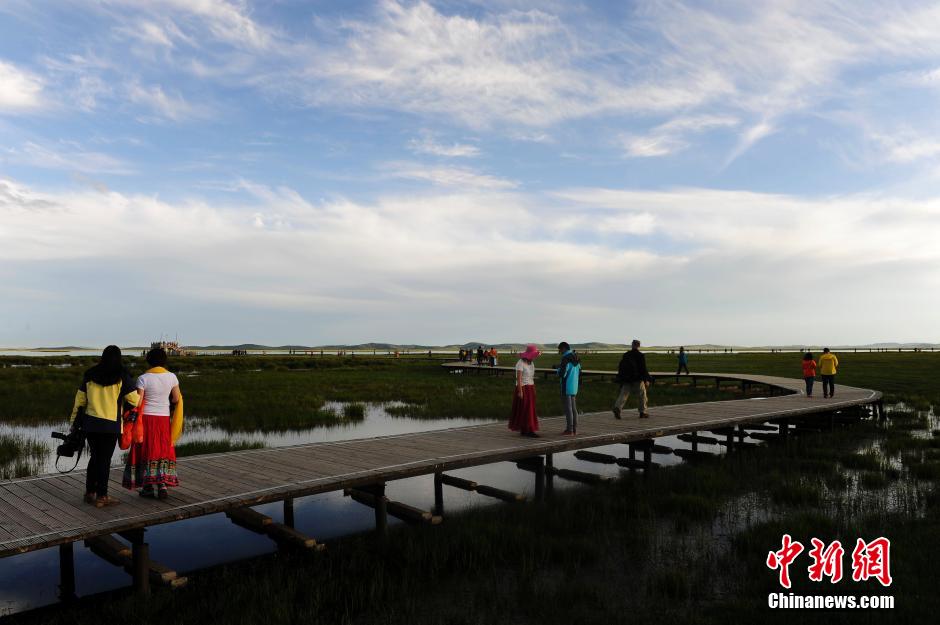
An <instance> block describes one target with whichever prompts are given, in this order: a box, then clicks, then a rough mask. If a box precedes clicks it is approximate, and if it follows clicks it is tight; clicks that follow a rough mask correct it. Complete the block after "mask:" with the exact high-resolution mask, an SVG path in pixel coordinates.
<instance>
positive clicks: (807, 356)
mask: <svg viewBox="0 0 940 625" xmlns="http://www.w3.org/2000/svg"><path fill="white" fill-rule="evenodd" d="M812 359H813V352H806V353H805V354H803V360H812Z"/></svg>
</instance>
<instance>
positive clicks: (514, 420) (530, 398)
mask: <svg viewBox="0 0 940 625" xmlns="http://www.w3.org/2000/svg"><path fill="white" fill-rule="evenodd" d="M540 353H541V352H540V351H539V349H538V348H537V347H536V346H535V345H532V344H529V345H527V346H526V348H525V351H524V352H522V353H521V354H519V361H518V362H517V363H516V388H515V393H513V396H512V415H511V416H510V417H509V429H510V430H512V431H513V432H519V433H520V434H522V436H529V437H532V438H536V437H538V434H536V432H537V431H538V429H539V418H538V415H537V414H536V410H535V364H534V362H533V361H534V360H535V359H536V358H538V356H539V354H540Z"/></svg>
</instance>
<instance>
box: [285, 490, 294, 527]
mask: <svg viewBox="0 0 940 625" xmlns="http://www.w3.org/2000/svg"><path fill="white" fill-rule="evenodd" d="M284 525H286V526H287V527H294V499H293V497H288V498H287V499H285V500H284Z"/></svg>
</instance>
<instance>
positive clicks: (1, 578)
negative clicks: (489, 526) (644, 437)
mask: <svg viewBox="0 0 940 625" xmlns="http://www.w3.org/2000/svg"><path fill="white" fill-rule="evenodd" d="M390 405H394V404H367V405H366V411H365V417H364V419H362V420H359V421H355V422H349V423H346V424H340V425H335V426H329V427H317V428H311V429H308V430H298V431H289V432H250V433H236V434H233V433H231V432H227V431H224V430H221V429H219V428H216V427H214V426H212V425H210V424H208V423H206V422H200V421H199V420H198V419H193V420H191V421H189V422H187V431H186V433H185V434H184V435H183V438H182V439H181V442H186V441H193V440H220V439H232V440H248V441H259V442H263V443H264V444H265V445H266V446H268V447H278V446H283V445H296V444H300V443H310V442H320V441H340V440H351V439H357V438H371V437H375V436H384V435H390V434H404V433H412V432H422V431H430V430H437V429H444V428H452V427H459V426H465V425H477V424H480V423H486V422H487V421H478V420H469V419H437V420H434V419H411V418H406V417H398V416H393V415H389V414H388V413H387V412H386V410H385V408H386V406H390ZM327 407H328V408H330V409H333V410H336V411H337V412H338V413H339V414H342V408H343V405H342V404H340V403H332V404H327ZM52 427H53V425H49V426H41V427H38V426H6V425H4V426H2V428H3V432H4V433H10V432H12V433H13V434H17V435H20V436H24V437H27V438H32V439H36V440H42V441H48V440H49V431H50V430H51V429H52ZM551 427H554V424H553V423H547V424H545V425H544V429H545V430H546V431H550V430H549V428H551ZM657 442H659V443H660V444H663V445H667V446H669V447H672V448H684V449H688V448H690V445H688V444H686V443H683V442H681V441H679V440H678V439H676V438H675V437H663V438H661V439H657ZM699 449H701V450H702V451H713V452H714V453H720V452H721V449H720V448H719V446H717V445H714V446H708V445H699ZM626 450H627V447H626V446H625V445H622V444H618V445H609V446H606V447H598V448H596V451H599V452H602V453H609V454H613V455H617V456H621V457H622V456H625V455H627V453H626ZM54 460H55V457H54V454H53V452H52V445H51V443H50V447H49V452H48V454H47V455H46V457H44V458H38V459H37V462H38V463H39V465H38V466H39V470H38V472H42V473H45V472H50V471H54ZM115 460H116V461H117V460H119V455H118V454H117V453H116V454H115ZM653 460H654V461H655V462H657V463H659V464H662V465H670V464H677V463H679V462H681V460H680V459H679V458H678V457H677V456H674V455H662V454H656V455H654V456H653ZM554 461H555V466H556V467H559V468H570V469H579V470H582V471H590V472H594V473H598V474H601V475H611V476H617V475H619V474H620V473H621V472H629V471H628V470H626V469H621V468H620V467H618V466H617V465H602V464H595V463H588V462H582V461H580V460H578V459H577V458H575V457H574V455H573V454H572V453H562V454H556V455H555V459H554ZM60 466H61V463H60ZM68 466H71V464H69V465H68ZM83 466H84V459H83V461H82V463H80V465H79V468H78V469H77V470H79V471H80V470H81V469H82V468H83ZM450 473H452V474H453V475H457V476H460V477H464V478H467V479H471V480H474V481H477V482H479V483H481V484H488V485H492V486H497V487H499V488H503V489H506V490H510V491H515V492H521V493H530V494H531V491H532V489H533V488H534V478H533V476H532V474H531V473H529V472H527V471H521V470H519V469H517V468H516V466H515V464H513V463H508V462H501V463H496V464H491V465H487V466H481V467H471V468H467V469H460V470H455V471H452V472H450ZM180 480H181V482H182V486H181V488H185V487H186V474H185V468H182V470H181V472H180ZM554 484H555V488H556V489H559V490H560V489H565V488H571V487H574V486H576V485H575V484H573V483H570V482H566V481H564V480H560V479H557V478H556V479H555V482H554ZM386 493H387V495H388V497H389V498H390V499H393V500H396V501H402V502H404V503H408V504H410V505H413V506H417V507H418V508H423V509H431V508H432V506H433V503H434V490H433V478H432V476H421V477H415V478H409V479H404V480H398V481H395V482H389V483H388V485H387V487H386ZM79 495H80V493H76V497H78V496H79ZM444 499H445V509H446V511H447V512H454V511H460V510H466V509H469V508H473V507H476V506H483V505H493V504H494V503H495V504H497V505H498V504H499V502H498V501H497V500H494V499H490V498H488V497H484V496H482V495H479V494H477V493H472V492H467V491H463V490H459V489H454V488H449V487H445V490H444ZM256 510H258V511H259V512H261V513H263V514H266V515H268V516H270V517H272V518H274V519H275V520H277V521H283V509H282V506H281V504H279V503H276V504H268V505H264V506H259V507H257V508H256ZM294 516H295V527H296V528H297V529H298V530H299V531H301V532H303V533H305V534H307V535H309V536H312V537H314V538H316V539H317V540H329V539H331V538H337V537H340V536H345V535H350V534H355V533H359V532H366V531H369V530H371V529H372V527H373V524H374V516H373V511H372V509H371V508H368V507H366V506H362V505H360V504H358V503H355V502H353V501H352V500H350V499H349V498H347V497H344V496H343V494H342V492H333V493H324V494H321V495H313V496H310V497H304V498H300V499H296V500H295V501H294ZM389 523H390V525H397V524H399V523H400V521H398V520H397V519H395V518H394V517H389ZM445 524H446V521H445ZM147 542H148V543H149V544H150V554H151V557H152V558H153V559H154V560H155V561H157V562H160V563H162V564H165V565H167V566H169V567H170V568H172V569H174V570H176V571H179V572H181V573H185V572H186V571H193V570H197V569H201V568H205V567H208V566H212V565H216V564H220V563H223V562H231V561H235V560H240V559H244V558H248V557H252V556H257V555H261V554H265V553H270V552H273V551H276V546H275V544H274V543H273V542H272V541H271V540H270V539H268V538H266V537H264V536H260V535H257V534H254V533H252V532H249V531H247V530H245V529H242V528H240V527H238V526H236V525H234V524H233V523H232V522H231V521H229V519H228V518H227V517H226V516H225V515H224V514H214V515H210V516H205V517H200V518H196V519H190V520H186V521H179V522H176V523H169V524H165V525H157V526H153V527H151V528H149V529H148V530H147ZM75 570H76V591H77V593H78V595H79V596H82V595H88V594H94V593H98V592H102V591H106V590H111V589H115V588H120V587H126V586H129V585H130V583H131V579H130V577H129V576H128V575H127V574H126V573H124V571H123V570H122V569H120V568H118V567H115V566H112V565H110V564H108V563H107V562H105V561H104V560H102V559H100V558H98V557H97V556H95V555H94V554H92V553H91V552H90V551H89V550H88V549H87V548H85V547H84V545H83V544H82V543H75ZM58 578H59V571H58V550H57V549H55V548H52V549H45V550H42V551H36V552H32V553H27V554H23V555H19V556H13V557H10V558H4V559H2V560H0V616H3V615H4V614H10V613H13V612H19V611H22V610H26V609H30V608H34V607H39V606H42V605H46V604H50V603H53V602H55V601H57V593H58V588H57V586H58Z"/></svg>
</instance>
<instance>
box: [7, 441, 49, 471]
mask: <svg viewBox="0 0 940 625" xmlns="http://www.w3.org/2000/svg"><path fill="white" fill-rule="evenodd" d="M48 453H49V447H48V446H47V444H46V443H44V442H43V441H39V440H36V439H34V438H27V437H24V436H16V435H11V434H0V479H3V480H6V479H10V478H14V477H25V476H27V475H34V474H36V473H37V472H38V471H39V467H41V466H42V463H43V461H44V460H45V458H46V455H47V454H48Z"/></svg>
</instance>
